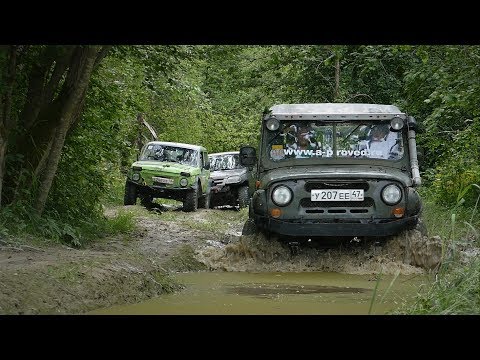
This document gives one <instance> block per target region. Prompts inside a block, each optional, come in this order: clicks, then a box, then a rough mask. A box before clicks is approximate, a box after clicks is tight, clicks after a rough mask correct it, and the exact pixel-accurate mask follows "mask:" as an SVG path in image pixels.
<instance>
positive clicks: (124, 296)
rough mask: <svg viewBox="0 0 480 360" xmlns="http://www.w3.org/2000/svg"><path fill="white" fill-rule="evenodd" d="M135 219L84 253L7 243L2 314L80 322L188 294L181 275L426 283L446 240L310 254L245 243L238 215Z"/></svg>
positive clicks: (218, 212)
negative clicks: (416, 279)
mask: <svg viewBox="0 0 480 360" xmlns="http://www.w3.org/2000/svg"><path fill="white" fill-rule="evenodd" d="M119 210H121V211H125V210H127V211H132V212H133V213H134V214H135V219H136V224H137V228H136V230H135V231H134V232H133V233H132V234H129V235H128V236H125V235H124V236H118V237H113V238H108V239H99V240H98V241H96V242H94V243H92V244H91V245H89V246H88V247H86V248H83V249H73V248H70V247H68V246H65V245H60V244H53V245H52V244H49V245H47V244H43V245H38V243H35V245H32V242H29V241H28V240H25V239H12V238H8V239H7V238H2V239H0V314H81V313H86V312H89V311H92V310H94V309H98V308H103V307H108V306H112V305H121V304H127V303H135V302H140V301H143V300H146V299H149V298H152V297H155V296H158V295H161V294H165V293H168V292H174V291H176V290H178V289H180V288H181V287H182V285H181V284H179V283H177V282H176V281H175V278H174V273H175V272H185V271H248V272H273V271H275V272H277V271H282V272H302V271H325V272H339V273H347V274H380V273H381V274H395V273H400V274H404V275H410V274H421V273H425V272H427V271H435V268H436V267H437V266H438V263H439V261H440V259H441V255H442V242H441V239H440V238H439V237H432V238H422V236H421V234H420V233H419V232H415V231H411V234H409V236H408V241H407V238H405V235H399V236H397V237H394V238H392V239H389V240H388V241H387V242H385V243H382V244H378V243H375V242H372V243H359V244H347V246H344V245H342V246H339V247H336V248H316V247H309V246H302V247H300V248H299V250H298V253H296V254H294V253H292V251H291V248H289V247H288V245H287V244H286V243H282V242H277V241H270V240H268V239H267V238H265V236H263V235H258V236H241V230H242V227H243V224H244V222H245V220H246V218H247V216H248V215H247V212H246V210H245V209H244V210H243V211H235V210H234V209H214V210H210V209H209V210H205V209H199V210H198V211H196V212H194V213H184V212H182V211H178V210H179V209H162V211H150V212H148V211H147V210H146V209H144V208H142V207H140V206H131V207H117V208H113V209H108V210H107V211H106V215H107V216H114V215H115V213H116V212H117V211H119Z"/></svg>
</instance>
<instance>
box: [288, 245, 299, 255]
mask: <svg viewBox="0 0 480 360" xmlns="http://www.w3.org/2000/svg"><path fill="white" fill-rule="evenodd" d="M288 247H289V248H290V254H291V255H292V256H295V255H298V250H299V249H298V248H299V243H298V241H290V242H289V243H288Z"/></svg>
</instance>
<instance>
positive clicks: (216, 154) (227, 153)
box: [208, 151, 240, 157]
mask: <svg viewBox="0 0 480 360" xmlns="http://www.w3.org/2000/svg"><path fill="white" fill-rule="evenodd" d="M238 154H240V151H226V152H219V153H213V154H208V157H211V156H222V155H238Z"/></svg>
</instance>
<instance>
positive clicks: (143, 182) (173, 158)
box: [124, 141, 210, 211]
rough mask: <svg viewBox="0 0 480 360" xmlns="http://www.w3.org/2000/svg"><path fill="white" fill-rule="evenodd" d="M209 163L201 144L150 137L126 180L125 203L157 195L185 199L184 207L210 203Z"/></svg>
mask: <svg viewBox="0 0 480 360" xmlns="http://www.w3.org/2000/svg"><path fill="white" fill-rule="evenodd" d="M209 177H210V164H209V161H208V152H207V150H206V149H205V148H204V147H202V146H197V145H190V144H182V143H172V142H161V141H151V142H149V143H147V144H146V145H145V146H144V147H143V149H142V151H141V154H140V157H139V160H138V161H136V162H134V163H133V164H132V167H131V168H130V169H129V171H128V174H127V180H126V183H125V197H124V204H125V205H135V203H136V201H137V198H140V199H141V200H142V203H144V204H146V205H147V204H149V203H151V202H152V201H153V199H155V198H165V199H174V200H177V201H182V202H183V210H184V211H195V210H197V207H205V208H208V207H209V203H210V184H209Z"/></svg>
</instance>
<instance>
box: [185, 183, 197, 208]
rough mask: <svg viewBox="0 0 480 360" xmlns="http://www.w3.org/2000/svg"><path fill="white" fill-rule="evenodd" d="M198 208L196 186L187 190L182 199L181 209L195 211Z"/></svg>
mask: <svg viewBox="0 0 480 360" xmlns="http://www.w3.org/2000/svg"><path fill="white" fill-rule="evenodd" d="M197 208H198V188H194V189H191V190H189V191H188V192H187V193H186V195H185V199H184V200H183V211H185V212H191V211H197Z"/></svg>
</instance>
